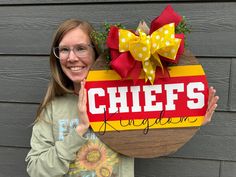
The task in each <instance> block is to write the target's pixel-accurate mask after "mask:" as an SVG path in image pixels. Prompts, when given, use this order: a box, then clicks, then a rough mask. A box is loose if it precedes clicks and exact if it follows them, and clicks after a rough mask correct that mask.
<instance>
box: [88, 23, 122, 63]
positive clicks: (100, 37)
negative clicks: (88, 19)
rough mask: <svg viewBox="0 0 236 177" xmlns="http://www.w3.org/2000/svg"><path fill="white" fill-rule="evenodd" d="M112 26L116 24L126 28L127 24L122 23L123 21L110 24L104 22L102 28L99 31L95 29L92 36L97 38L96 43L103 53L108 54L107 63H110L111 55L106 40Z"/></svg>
mask: <svg viewBox="0 0 236 177" xmlns="http://www.w3.org/2000/svg"><path fill="white" fill-rule="evenodd" d="M111 26H116V27H118V28H121V29H125V26H124V25H122V24H121V23H116V24H109V23H104V25H103V26H102V29H101V30H99V31H93V32H92V34H91V35H92V38H94V39H95V41H96V44H97V45H98V48H99V50H100V52H101V53H105V54H106V64H107V65H108V64H109V63H110V61H111V58H110V55H109V49H108V48H107V46H106V40H107V36H108V33H109V31H110V27H111Z"/></svg>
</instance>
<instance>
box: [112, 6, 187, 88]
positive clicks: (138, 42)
mask: <svg viewBox="0 0 236 177" xmlns="http://www.w3.org/2000/svg"><path fill="white" fill-rule="evenodd" d="M181 20H182V17H181V16H179V15H178V14H176V13H175V12H174V10H173V9H172V7H171V6H167V7H166V9H165V10H164V11H163V12H162V14H161V15H160V16H159V17H157V18H156V19H154V20H153V21H152V23H151V29H150V34H151V35H147V34H146V33H144V32H143V31H142V30H139V31H138V33H139V34H138V35H136V34H134V33H133V32H131V31H128V30H124V29H118V28H117V27H114V26H113V27H111V28H110V32H109V34H108V39H107V45H108V47H109V48H110V54H111V58H112V61H111V66H112V68H113V69H114V70H116V71H117V72H118V73H119V74H120V76H121V77H122V78H127V77H131V78H132V79H134V81H135V80H137V79H138V77H139V75H140V73H141V70H142V69H143V71H144V72H145V80H146V81H147V80H149V81H150V82H151V84H153V83H154V81H155V77H161V76H162V77H166V75H168V71H167V69H166V67H165V66H163V64H164V62H163V61H167V62H171V63H177V61H178V59H179V56H180V55H181V54H182V53H183V49H184V46H183V38H184V35H183V34H175V26H176V25H178V23H179V22H180V21H181ZM157 67H160V68H161V72H157V70H156V68H157Z"/></svg>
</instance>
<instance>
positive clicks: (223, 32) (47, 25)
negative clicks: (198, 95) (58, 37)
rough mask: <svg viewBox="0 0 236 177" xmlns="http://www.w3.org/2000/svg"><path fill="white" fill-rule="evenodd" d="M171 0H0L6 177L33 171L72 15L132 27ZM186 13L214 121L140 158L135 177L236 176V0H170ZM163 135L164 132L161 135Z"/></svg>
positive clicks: (0, 122)
mask: <svg viewBox="0 0 236 177" xmlns="http://www.w3.org/2000/svg"><path fill="white" fill-rule="evenodd" d="M167 4H168V3H165V2H164V1H161V0H147V1H144V0H115V1H114V0H88V1H85V0H80V1H78V0H68V1H65V0H57V1H55V0H31V1H30V0H22V1H18V0H11V1H7V0H0V83H1V84H0V177H27V176H28V175H27V174H26V171H25V169H26V164H25V162H24V158H25V156H26V154H27V152H28V150H29V147H30V144H29V141H30V135H31V129H32V127H31V126H30V124H31V123H32V122H33V120H34V115H35V112H36V109H37V107H38V104H39V102H40V101H41V99H42V97H43V95H44V93H45V90H46V87H47V83H48V79H49V65H48V54H49V47H50V45H51V40H52V35H53V31H54V30H55V29H56V27H57V25H58V24H59V23H61V22H62V21H63V20H65V19H68V18H81V19H85V20H88V21H90V22H91V23H92V24H93V25H94V26H95V27H96V28H97V29H99V28H100V27H101V25H102V23H103V22H104V21H106V22H110V23H117V22H121V23H123V24H124V25H125V26H127V27H128V28H132V29H134V28H135V27H136V26H137V24H138V22H139V20H145V21H146V22H147V23H150V21H151V20H152V19H153V18H154V17H156V16H157V15H159V13H160V12H161V11H162V10H163V8H164V7H165V6H166V5H167ZM171 5H172V6H173V7H174V8H175V10H176V11H178V12H179V13H180V14H182V15H184V16H186V17H187V18H188V21H189V23H190V24H191V26H192V32H191V34H190V35H189V36H188V38H187V40H188V46H189V49H190V50H191V51H192V52H193V53H194V54H195V55H196V56H197V57H198V59H199V61H200V63H201V64H202V65H203V67H204V70H205V72H206V74H207V78H208V82H209V85H212V86H214V87H215V88H216V89H217V93H218V95H219V96H220V102H219V105H218V108H217V111H216V113H215V115H214V119H213V120H212V122H211V123H210V124H209V125H207V126H205V127H202V128H201V130H200V131H199V132H198V133H197V134H196V135H195V136H194V138H192V139H191V140H190V141H189V142H188V143H186V145H184V147H183V148H181V149H180V150H179V151H178V152H176V153H174V154H172V155H170V156H168V157H161V158H153V159H136V160H135V175H136V176H137V177H235V176H236V170H235V169H236V150H235V147H236V48H235V46H236V20H235V18H236V11H235V9H236V2H233V1H228V2H223V1H222V2H220V1H200V0H195V1H194V0H192V1H188V0H182V1H178V0H175V1H171ZM157 138H158V137H157Z"/></svg>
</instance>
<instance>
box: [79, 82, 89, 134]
mask: <svg viewBox="0 0 236 177" xmlns="http://www.w3.org/2000/svg"><path fill="white" fill-rule="evenodd" d="M77 106H78V116H79V125H78V126H77V127H76V131H77V133H78V134H79V135H81V136H83V135H84V134H85V133H86V131H87V130H88V128H89V118H88V114H87V90H86V89H85V80H83V81H81V84H80V91H79V97H78V104H77Z"/></svg>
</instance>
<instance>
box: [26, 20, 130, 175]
mask: <svg viewBox="0 0 236 177" xmlns="http://www.w3.org/2000/svg"><path fill="white" fill-rule="evenodd" d="M92 32H93V28H92V27H91V25H90V24H89V23H87V22H83V21H80V20H75V19H72V20H67V21H65V22H64V23H62V24H61V25H60V26H59V28H58V30H57V31H56V34H55V37H54V41H53V44H52V48H51V54H50V67H51V76H52V77H51V80H50V82H49V86H48V90H47V93H46V96H45V98H44V100H43V102H42V103H41V105H40V107H39V109H38V112H37V117H36V121H35V125H34V127H33V132H32V137H31V150H30V152H29V153H28V155H27V157H26V161H27V162H28V166H27V172H28V173H29V175H30V176H34V177H49V176H50V177H53V176H57V177H59V176H61V177H62V176H67V177H75V176H76V177H77V176H101V177H103V176H104V177H105V176H106V177H110V176H128V177H132V176H134V159H133V158H127V157H125V156H123V155H121V154H119V153H117V152H115V151H113V150H111V149H110V148H109V147H108V146H106V145H105V144H103V143H102V142H101V141H100V140H99V139H98V138H97V137H96V135H95V134H94V133H93V132H92V130H90V129H89V124H90V123H89V119H88V114H87V108H86V103H87V97H86V96H87V91H86V89H85V88H84V86H85V78H86V77H87V75H88V72H89V70H90V68H91V66H92V65H93V63H94V61H95V60H96V59H97V58H98V56H99V51H98V50H97V48H96V44H95V42H94V40H93V38H92V37H91V33H92Z"/></svg>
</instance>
